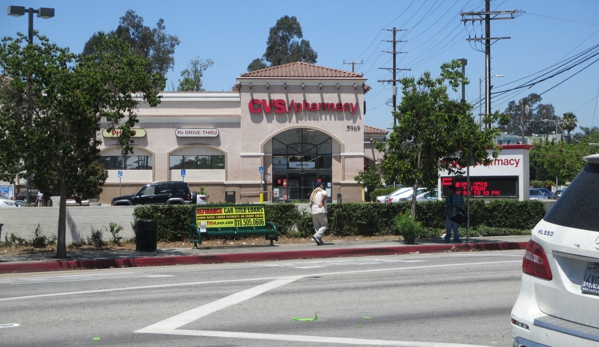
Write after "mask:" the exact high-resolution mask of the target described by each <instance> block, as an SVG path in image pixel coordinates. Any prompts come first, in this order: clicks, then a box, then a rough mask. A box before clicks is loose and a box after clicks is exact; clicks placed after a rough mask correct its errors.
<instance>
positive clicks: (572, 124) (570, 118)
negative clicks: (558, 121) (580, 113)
mask: <svg viewBox="0 0 599 347" xmlns="http://www.w3.org/2000/svg"><path fill="white" fill-rule="evenodd" d="M577 122H578V119H576V116H575V115H574V113H572V112H566V113H564V117H563V118H562V125H561V127H562V129H564V130H566V131H567V132H568V136H570V131H572V130H574V129H575V128H576V123H577Z"/></svg>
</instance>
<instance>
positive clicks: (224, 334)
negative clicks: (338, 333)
mask: <svg viewBox="0 0 599 347" xmlns="http://www.w3.org/2000/svg"><path fill="white" fill-rule="evenodd" d="M152 333H154V334H167V335H178V336H198V337H220V338H237V339H253V340H270V341H288V342H310V343H318V344H321V343H337V344H346V345H359V346H399V347H490V346H484V345H466V344H456V343H439V342H417V341H390V340H372V339H352V338H346V337H327V336H302V335H278V334H260V333H243V332H232V331H208V330H174V331H170V332H152Z"/></svg>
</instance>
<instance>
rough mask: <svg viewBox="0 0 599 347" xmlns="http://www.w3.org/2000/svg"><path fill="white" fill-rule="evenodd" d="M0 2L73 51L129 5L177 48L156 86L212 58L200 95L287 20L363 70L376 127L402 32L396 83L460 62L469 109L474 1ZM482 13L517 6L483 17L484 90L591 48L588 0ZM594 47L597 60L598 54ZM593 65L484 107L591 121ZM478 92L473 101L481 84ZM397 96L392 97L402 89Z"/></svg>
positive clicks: (321, 49) (22, 23)
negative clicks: (487, 33)
mask: <svg viewBox="0 0 599 347" xmlns="http://www.w3.org/2000/svg"><path fill="white" fill-rule="evenodd" d="M0 4H1V5H2V6H0V7H2V8H3V9H6V8H7V7H8V6H9V5H16V6H25V7H28V8H29V7H32V8H35V9H37V8H39V7H53V8H55V11H56V15H55V17H54V18H51V19H42V18H37V17H35V18H34V29H36V30H38V31H39V32H40V33H41V34H43V35H46V36H48V37H49V38H50V40H51V41H52V42H55V43H56V44H58V45H59V46H63V47H69V48H70V49H71V50H72V51H74V52H81V51H82V50H83V46H84V44H85V42H87V40H88V39H89V38H90V37H91V36H92V35H93V34H94V33H95V32H97V31H111V30H114V29H116V27H117V26H118V22H119V18H120V17H121V16H123V15H124V14H125V12H126V11H127V10H129V9H132V10H135V11H136V13H137V14H138V15H140V16H141V17H143V19H144V24H145V25H147V26H150V27H154V26H155V24H156V22H157V21H158V19H160V18H162V19H164V21H165V25H166V32H167V33H169V34H172V35H176V36H177V37H178V38H179V40H180V41H181V44H180V45H179V46H178V47H177V48H176V52H175V68H174V70H173V71H171V72H169V74H168V76H167V77H168V79H169V80H168V82H167V83H168V86H167V90H172V89H173V86H176V85H177V84H178V79H179V78H180V72H181V71H182V70H183V69H185V68H186V67H187V64H188V63H189V61H190V60H191V59H193V58H194V57H195V56H198V57H200V58H201V59H211V60H213V61H214V65H213V66H212V67H211V68H210V69H209V70H207V71H206V72H205V76H204V88H205V89H206V90H207V91H230V90H231V87H232V86H233V85H234V84H235V79H236V78H237V77H238V76H239V75H240V74H242V73H244V72H246V71H247V66H248V64H249V63H250V62H251V61H252V60H253V59H255V58H259V57H261V56H262V54H263V53H264V52H265V50H266V40H267V38H268V31H269V29H270V28H271V27H273V26H274V25H275V23H276V21H277V20H278V19H279V18H281V17H282V16H285V15H289V16H296V17H297V19H298V21H299V22H300V24H301V26H302V30H303V34H304V39H306V40H309V41H310V44H311V46H312V47H313V48H314V50H315V51H316V52H317V53H318V60H317V64H318V65H322V66H327V67H332V68H337V69H343V70H348V71H351V69H352V66H351V65H350V64H348V63H351V62H357V63H361V64H356V65H355V71H356V72H361V73H363V74H364V76H365V77H366V78H368V81H367V84H368V85H370V86H371V87H372V90H371V91H370V92H369V93H367V94H366V101H367V113H366V116H365V123H366V124H367V125H371V126H375V127H378V128H381V129H386V128H389V127H390V126H391V125H392V123H393V119H392V117H391V106H389V105H388V104H387V102H388V100H390V99H391V97H392V88H391V85H390V84H389V83H380V82H378V81H379V80H388V79H391V74H390V72H389V71H388V70H385V69H381V68H390V67H391V66H392V55H391V54H389V53H385V52H384V51H391V50H392V46H391V43H390V42H386V41H385V40H391V38H392V37H391V35H392V34H391V31H388V30H385V29H391V28H393V27H396V28H398V29H407V30H406V31H402V32H399V33H398V36H397V38H398V39H400V40H403V41H406V42H403V43H399V44H398V50H399V51H401V52H407V53H405V54H400V55H398V67H399V68H405V69H410V71H402V72H399V73H398V76H397V77H398V78H401V77H403V76H405V75H407V76H415V77H418V76H420V75H421V74H422V73H423V72H424V71H426V70H428V71H431V72H432V73H433V76H437V75H438V73H439V67H440V66H441V64H442V63H443V62H446V61H449V60H451V59H459V58H465V59H467V60H468V64H467V66H466V74H467V76H468V78H469V79H470V81H471V83H470V85H468V86H467V88H466V98H467V100H468V101H470V102H472V103H473V104H475V105H477V106H476V108H475V110H474V113H475V114H478V100H479V85H480V84H481V83H480V82H481V78H483V79H484V66H485V65H484V54H483V53H481V52H479V51H477V50H476V48H477V47H476V46H475V45H471V44H470V43H469V42H468V41H467V40H466V38H468V36H469V35H470V36H471V37H474V35H477V36H478V37H480V36H481V34H484V29H483V28H482V27H481V25H480V24H475V25H472V24H467V25H464V24H463V23H462V22H460V19H461V18H462V17H461V16H460V11H481V10H483V9H484V0H373V1H363V0H361V1H357V0H343V1H336V0H327V1H322V0H320V1H315V0H304V1H274V0H258V1H241V0H219V1H199V0H198V1H192V0H185V1H184V0H181V1H177V0H172V1H169V2H163V1H160V2H159V1H149V0H119V1H116V0H104V1H66V0H40V1H38V0H27V1H21V0H0ZM491 10H493V11H498V10H518V11H519V14H518V15H516V16H515V18H514V19H511V20H494V21H492V22H491V36H492V37H510V39H505V40H500V41H496V42H494V43H493V45H492V48H491V54H492V60H491V67H492V72H491V73H492V74H500V75H503V77H495V78H493V79H492V84H493V85H494V88H493V90H494V91H500V90H505V89H508V88H512V87H516V86H519V85H520V84H522V83H523V82H526V81H528V80H529V79H531V78H532V77H535V76H539V75H533V74H535V73H540V74H543V73H547V72H548V70H545V69H548V68H551V67H552V66H553V67H555V64H557V63H558V62H560V61H563V60H565V59H567V58H571V57H573V56H575V55H577V54H579V53H581V52H583V51H585V50H587V49H589V48H591V47H593V46H595V45H597V44H599V18H598V17H597V14H599V1H596V0H572V1H563V0H528V1H515V0H494V1H492V2H491ZM3 11H5V10H3ZM5 13H6V12H5ZM27 21H28V20H27V16H23V17H10V16H7V15H4V16H3V17H0V37H4V36H13V37H14V36H15V35H16V33H17V32H18V31H20V32H23V33H27V25H28V24H27ZM593 52H595V53H594V54H597V53H596V52H597V49H595V50H594V51H593ZM598 58H599V55H597V56H594V57H592V58H590V59H589V60H587V61H586V62H582V63H581V64H579V65H577V66H575V67H573V68H572V69H570V70H568V71H566V72H565V73H563V74H560V75H557V76H555V77H552V78H549V79H547V80H546V81H544V82H541V83H537V84H536V85H534V86H532V87H531V88H525V89H520V90H517V91H514V92H511V93H506V94H503V95H501V96H493V99H492V108H493V111H495V110H500V111H501V110H504V109H505V107H506V106H507V104H508V102H509V101H512V100H515V101H518V100H520V99H521V98H523V97H525V96H527V95H528V94H530V93H533V92H534V93H538V94H541V93H543V94H542V98H543V100H542V103H545V104H552V105H553V106H554V107H555V113H556V115H558V116H560V117H561V116H562V115H563V113H565V112H573V113H574V114H575V115H576V116H577V118H578V124H579V126H585V127H592V126H599V110H598V108H599V105H598V102H597V97H598V95H599V62H597V63H594V64H593V62H595V61H596V60H597V59H598ZM567 65H569V64H567ZM587 65H590V66H588V67H587V68H586V69H584V70H583V68H584V67H586V66H587ZM531 75H533V76H531ZM482 88H483V90H482V94H483V95H484V80H483V82H482ZM552 88H553V89H552ZM398 94H399V97H400V96H401V91H398ZM399 97H398V100H399ZM455 97H456V98H458V97H459V95H458V94H456V95H455ZM398 102H399V101H398ZM483 111H484V107H483ZM575 132H576V130H575Z"/></svg>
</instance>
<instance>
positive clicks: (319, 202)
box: [310, 182, 328, 246]
mask: <svg viewBox="0 0 599 347" xmlns="http://www.w3.org/2000/svg"><path fill="white" fill-rule="evenodd" d="M315 186H316V188H314V191H312V194H310V210H311V213H312V223H313V224H314V230H316V233H315V234H314V236H312V240H314V242H316V244H317V245H318V246H321V245H324V242H323V241H322V235H324V232H325V231H326V230H327V227H328V221H327V192H326V190H324V189H322V182H316V184H315Z"/></svg>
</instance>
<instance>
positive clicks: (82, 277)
mask: <svg viewBox="0 0 599 347" xmlns="http://www.w3.org/2000/svg"><path fill="white" fill-rule="evenodd" d="M144 277H148V278H156V277H174V276H173V275H146V274H144V273H143V272H131V271H126V272H110V273H94V274H78V275H57V276H31V277H19V278H0V284H11V285H21V284H39V283H57V282H79V281H97V280H111V279H125V278H144Z"/></svg>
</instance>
